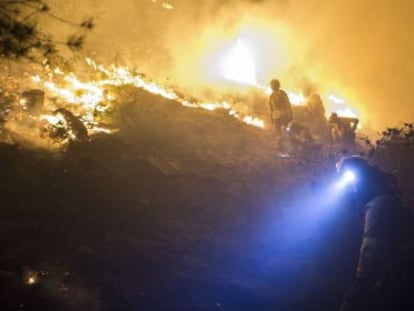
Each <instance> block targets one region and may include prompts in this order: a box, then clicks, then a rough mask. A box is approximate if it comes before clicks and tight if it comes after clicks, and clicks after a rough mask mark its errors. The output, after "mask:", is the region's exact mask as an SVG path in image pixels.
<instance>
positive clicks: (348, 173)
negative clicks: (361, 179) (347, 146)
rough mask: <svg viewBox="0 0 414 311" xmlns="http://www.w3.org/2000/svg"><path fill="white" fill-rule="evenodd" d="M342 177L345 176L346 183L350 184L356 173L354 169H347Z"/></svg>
mask: <svg viewBox="0 0 414 311" xmlns="http://www.w3.org/2000/svg"><path fill="white" fill-rule="evenodd" d="M342 178H343V180H344V182H345V183H347V184H349V183H351V182H353V181H355V179H356V175H355V173H354V172H352V171H346V172H345V173H344V175H343V177H342Z"/></svg>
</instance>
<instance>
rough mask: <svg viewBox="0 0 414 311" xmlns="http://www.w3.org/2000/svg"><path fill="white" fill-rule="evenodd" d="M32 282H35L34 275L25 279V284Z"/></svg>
mask: <svg viewBox="0 0 414 311" xmlns="http://www.w3.org/2000/svg"><path fill="white" fill-rule="evenodd" d="M34 283H36V278H35V277H34V276H31V277H29V278H28V279H27V284H30V285H32V284H34Z"/></svg>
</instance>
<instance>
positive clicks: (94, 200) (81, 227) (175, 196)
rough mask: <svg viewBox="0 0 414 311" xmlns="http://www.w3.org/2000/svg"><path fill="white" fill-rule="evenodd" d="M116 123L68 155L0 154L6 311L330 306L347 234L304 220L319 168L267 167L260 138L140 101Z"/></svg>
mask: <svg viewBox="0 0 414 311" xmlns="http://www.w3.org/2000/svg"><path fill="white" fill-rule="evenodd" d="M114 120H115V124H116V126H117V127H118V128H119V129H120V130H119V132H118V133H116V134H114V135H112V136H100V137H96V138H95V139H94V140H92V141H90V142H85V143H76V144H72V145H70V146H69V148H68V150H66V151H65V152H59V153H53V154H50V153H44V152H40V151H33V150H25V149H22V148H20V147H18V146H9V145H2V146H0V150H1V151H0V158H1V160H0V165H1V172H2V179H1V187H0V188H1V197H2V207H1V209H0V223H1V226H0V232H1V234H0V247H1V249H2V250H3V251H2V253H1V255H0V263H1V267H2V268H1V271H0V288H1V290H0V301H1V302H2V305H3V306H5V310H6V309H7V310H271V309H272V310H274V309H277V310H290V311H292V310H329V309H334V308H336V307H337V305H338V304H339V302H340V299H341V295H342V292H343V290H344V287H345V286H346V285H347V282H348V281H349V277H350V269H351V268H349V267H347V266H346V265H343V263H344V260H345V259H349V257H347V258H343V256H342V255H343V248H342V244H341V243H337V242H338V241H339V239H342V238H344V237H343V236H342V234H343V233H342V232H343V230H342V231H341V227H338V226H337V225H336V223H335V221H337V220H332V219H331V220H329V221H325V222H324V223H323V222H317V221H315V219H312V218H311V217H310V218H306V217H303V215H307V214H306V213H305V214H303V211H302V209H301V208H302V207H303V206H305V205H306V204H305V203H306V201H307V200H308V198H309V195H310V193H309V187H308V182H309V180H310V176H311V174H312V173H315V168H312V167H307V168H306V167H304V166H303V163H301V162H300V161H295V160H289V159H281V158H278V157H276V154H277V153H276V150H275V146H274V142H273V139H272V136H271V134H270V133H268V132H267V131H264V130H261V129H257V128H254V127H251V126H248V125H245V124H242V123H240V122H238V121H237V120H235V119H233V118H231V117H229V116H228V115H225V114H224V113H220V112H217V111H216V112H208V111H202V110H198V109H188V108H184V107H182V106H180V105H178V104H176V103H174V102H171V101H169V100H165V99H161V98H159V97H157V96H154V95H150V94H148V93H146V92H144V91H140V90H133V91H132V90H126V91H125V94H124V95H123V97H122V104H120V105H119V107H118V109H117V110H116V111H115V112H114ZM300 213H302V214H300ZM308 216H309V215H308ZM327 218H329V217H327ZM331 218H332V217H331ZM321 228H325V229H326V230H330V231H329V232H330V233H331V235H330V238H324V239H321V232H322V231H321ZM325 229H323V230H325ZM325 232H328V231H324V233H325ZM332 233H333V234H332ZM328 245H329V247H327V246H328ZM348 268H349V269H348ZM327 273H329V275H330V277H329V278H326V277H325V276H326V275H327ZM29 283H33V284H29Z"/></svg>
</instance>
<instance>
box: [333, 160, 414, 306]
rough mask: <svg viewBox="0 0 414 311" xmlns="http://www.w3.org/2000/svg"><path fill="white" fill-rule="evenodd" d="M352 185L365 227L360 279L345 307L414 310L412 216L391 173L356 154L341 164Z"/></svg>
mask: <svg viewBox="0 0 414 311" xmlns="http://www.w3.org/2000/svg"><path fill="white" fill-rule="evenodd" d="M337 169H338V172H339V174H341V176H342V177H343V178H344V179H343V180H346V181H347V183H348V184H349V185H350V186H352V190H353V193H354V196H355V199H356V202H357V205H358V208H359V211H360V212H361V215H362V218H363V226H364V228H363V229H364V231H363V232H364V233H363V239H362V245H361V248H360V254H359V261H358V267H357V271H356V277H355V280H354V282H353V284H352V286H351V288H350V289H349V291H348V293H347V294H346V296H345V298H344V301H343V304H342V307H341V311H374V310H375V311H385V310H388V311H389V310H398V311H408V310H414V295H413V294H414V286H413V282H414V234H413V226H412V225H413V221H412V217H411V214H410V212H409V210H408V209H406V208H405V207H403V204H402V202H401V199H400V190H399V188H398V186H397V184H396V181H395V179H394V178H393V176H392V175H390V174H386V173H384V172H382V171H380V170H379V169H377V168H374V167H372V166H371V165H369V163H368V162H367V161H366V160H365V159H363V158H361V157H357V156H352V157H347V158H344V159H342V160H341V161H340V162H338V164H337Z"/></svg>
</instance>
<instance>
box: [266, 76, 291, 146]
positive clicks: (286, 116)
mask: <svg viewBox="0 0 414 311" xmlns="http://www.w3.org/2000/svg"><path fill="white" fill-rule="evenodd" d="M270 88H271V89H272V94H271V95H270V97H269V114H270V121H271V123H272V124H273V126H274V129H275V132H276V136H277V137H278V140H279V143H282V141H283V129H285V128H286V127H287V126H288V124H289V122H290V121H292V106H291V103H290V101H289V97H288V96H287V94H286V92H285V91H283V90H282V89H280V82H279V80H277V79H273V80H272V81H270Z"/></svg>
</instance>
